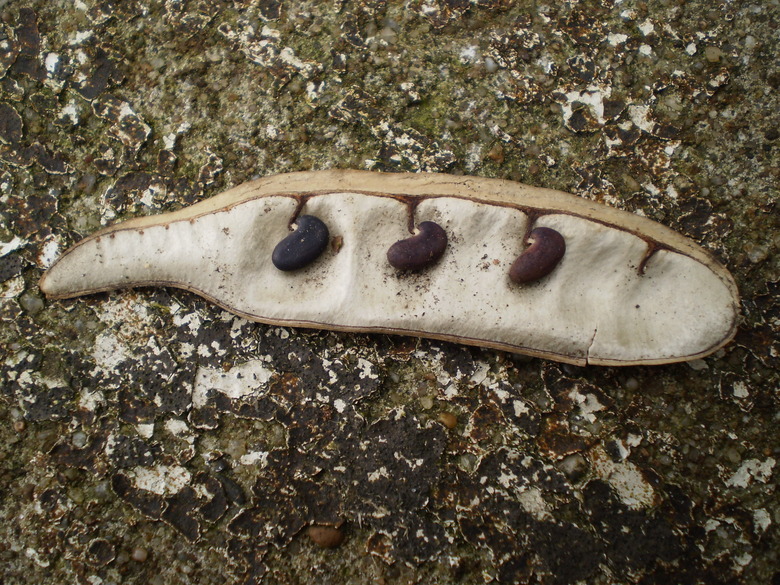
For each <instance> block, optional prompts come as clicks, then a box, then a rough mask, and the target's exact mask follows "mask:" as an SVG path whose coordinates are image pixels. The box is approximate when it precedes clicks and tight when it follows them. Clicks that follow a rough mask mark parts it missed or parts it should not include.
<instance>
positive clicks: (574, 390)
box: [0, 0, 780, 585]
mask: <svg viewBox="0 0 780 585" xmlns="http://www.w3.org/2000/svg"><path fill="white" fill-rule="evenodd" d="M0 10H1V11H2V12H1V13H0V16H1V17H2V22H0V290H1V291H2V295H0V320H2V326H0V360H1V364H0V414H1V415H2V421H3V422H4V423H5V424H3V425H2V426H0V433H1V434H2V437H0V445H2V447H0V498H1V499H0V571H2V575H0V581H3V582H4V583H9V584H10V583H22V582H36V583H44V582H71V583H79V584H92V585H94V584H102V583H105V584H108V583H120V582H122V583H145V584H146V583H153V584H171V583H199V584H208V583H224V582H231V583H232V582H240V583H260V582H263V583H312V582H317V583H367V582H373V583H411V582H423V583H484V582H485V580H491V579H492V580H494V581H496V582H499V583H545V584H548V583H549V584H556V583H560V584H567V583H573V582H576V581H582V582H588V583H614V584H628V583H641V584H650V583H680V584H687V583H691V584H694V583H724V584H725V583H747V584H754V583H755V584H759V583H777V582H778V581H780V574H778V573H777V567H778V566H780V563H779V562H778V559H777V552H778V550H780V542H778V540H779V539H778V520H780V510H778V501H779V499H778V497H777V493H776V484H777V476H778V466H777V463H776V460H777V458H778V455H780V453H779V452H778V445H779V444H778V438H777V432H776V431H775V429H776V427H777V415H776V413H777V411H778V388H780V376H779V375H778V366H780V363H779V362H778V360H779V359H780V342H779V341H778V339H780V332H779V331H778V329H780V301H779V300H778V298H779V293H780V290H779V289H778V279H779V277H780V254H778V247H780V240H779V239H778V236H777V234H778V233H779V231H778V230H779V228H780V225H778V224H780V222H779V221H778V217H780V213H779V211H780V210H778V205H777V191H776V186H777V184H778V178H779V177H778V169H780V160H778V159H780V157H778V151H779V150H780V139H779V138H778V137H779V136H780V134H778V130H777V125H778V114H777V112H778V111H780V99H778V88H779V87H780V70H778V63H780V54H778V53H780V51H779V50H778V46H777V44H776V43H777V41H776V39H777V35H776V30H777V28H778V26H779V25H780V22H779V21H780V6H779V5H778V2H777V0H770V1H765V2H755V3H750V2H726V3H720V4H717V3H715V4H713V3H712V2H703V1H702V2H700V1H686V2H683V1H677V0H662V1H660V2H647V3H644V2H633V1H630V0H627V1H622V2H618V1H617V0H582V1H571V2H565V3H563V2H550V3H546V4H545V3H538V2H525V1H520V2H507V1H501V0H471V1H468V0H413V1H411V2H404V3H402V2H386V1H381V0H379V1H368V0H365V1H348V0H341V1H339V0H328V1H325V2H321V1H316V2H315V1H311V2H303V1H301V2H296V1H293V0H257V1H252V0H232V1H227V0H225V1H219V0H197V1H192V2H178V1H174V0H164V1H163V0H160V1H158V2H152V3H147V2H135V1H132V0H131V1H122V2H101V1H97V0H82V1H80V2H64V1H63V2H51V1H48V0H47V1H43V0H10V1H9V2H5V3H3V6H2V8H1V9H0ZM330 167H344V168H369V169H381V170H388V171H393V170H412V171H414V170H431V171H442V172H450V173H468V174H474V175H483V176H491V177H504V178H511V179H515V180H521V181H523V182H527V183H531V184H537V185H542V186H548V187H553V188H557V189H561V190H564V191H571V192H574V193H577V194H579V195H581V196H583V197H588V198H592V199H596V200H600V201H604V202H606V203H608V204H611V205H614V206H618V207H621V208H625V209H629V210H632V211H636V212H637V213H642V214H644V215H647V216H650V217H652V218H654V219H657V220H659V221H662V222H663V223H666V224H667V225H669V226H671V227H673V228H675V229H677V230H680V231H682V232H684V233H686V234H688V235H690V236H691V237H693V238H695V239H696V240H697V241H699V242H701V243H702V244H703V245H704V246H705V247H707V248H709V249H710V250H712V251H713V252H714V253H715V254H716V255H717V256H719V257H720V258H721V259H722V260H723V261H724V262H725V263H726V264H727V265H728V266H729V267H730V268H731V269H732V271H733V272H734V274H735V276H736V278H737V280H738V283H739V285H740V289H741V292H742V294H743V305H744V306H743V309H744V323H743V325H742V328H741V330H740V333H739V334H738V337H737V340H736V342H735V343H733V344H732V345H730V346H729V347H727V348H726V349H725V350H724V351H722V352H720V353H718V354H716V355H715V356H713V357H712V358H708V359H707V360H705V361H703V362H698V363H694V364H690V365H687V364H682V365H675V366H669V367H655V368H626V369H611V368H587V369H577V368H572V367H561V366H558V365H554V364H551V363H546V362H543V361H540V360H529V359H524V358H519V357H515V356H511V355H506V354H501V353H498V352H493V351H481V350H477V349H470V348H465V347H460V346H455V345H447V344H443V343H436V342H430V341H417V340H413V339H406V338H391V337H388V336H370V335H347V334H334V333H321V332H304V331H295V330H288V329H283V328H278V327H267V326H263V325H256V324H251V323H247V322H245V321H243V320H241V319H238V318H235V317H233V316H231V315H228V314H225V313H223V312H222V311H220V310H218V309H216V308H214V307H213V306H210V305H209V304H208V303H206V302H204V301H202V300H200V299H198V298H195V297H194V296H192V295H189V294H186V293H182V292H179V291H175V290H165V289H161V290H154V291H152V290H139V291H135V292H123V293H114V294H110V295H98V296H95V297H92V298H86V299H80V300H76V301H68V302H55V303H47V302H45V301H43V299H42V297H41V295H40V293H39V291H38V289H37V280H38V278H39V276H40V274H41V271H42V269H43V268H44V267H45V266H46V265H48V263H50V262H51V260H52V258H53V257H54V256H55V255H56V254H57V253H58V251H60V250H62V249H63V247H64V246H66V245H68V244H70V243H72V242H74V241H76V240H78V239H79V238H80V237H82V236H84V235H86V234H87V233H90V232H91V231H93V230H94V229H95V228H97V227H99V226H100V225H102V224H105V223H108V222H111V221H115V220H118V219H123V218H128V217H133V216H137V215H142V214H150V213H155V212H159V211H163V210H171V209H175V208H179V207H182V206H184V205H186V204H189V203H192V202H194V201H198V200H201V199H203V198H205V197H208V196H210V195H213V194H215V193H217V192H219V191H220V190H222V189H224V188H226V187H228V186H232V185H235V184H238V183H241V182H243V181H245V180H247V179H250V178H253V177H256V176H262V175H267V174H272V173H278V172H286V171H295V170H307V169H322V168H330ZM440 421H444V422H446V424H444V422H440ZM312 525H315V526H327V527H331V528H334V529H336V530H337V531H338V534H339V538H341V537H342V536H343V538H344V542H343V544H341V546H340V547H338V548H336V549H326V548H322V547H321V546H319V545H317V544H316V543H315V542H313V540H312V538H310V537H309V536H307V534H310V533H309V532H308V527H309V526H312Z"/></svg>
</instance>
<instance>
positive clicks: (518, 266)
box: [509, 227, 566, 284]
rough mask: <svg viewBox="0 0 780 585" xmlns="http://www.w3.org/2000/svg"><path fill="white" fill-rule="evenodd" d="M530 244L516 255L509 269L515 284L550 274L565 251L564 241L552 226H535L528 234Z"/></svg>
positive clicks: (510, 276)
mask: <svg viewBox="0 0 780 585" xmlns="http://www.w3.org/2000/svg"><path fill="white" fill-rule="evenodd" d="M528 242H530V243H531V245H530V246H529V247H528V248H527V249H526V250H525V251H524V252H523V253H522V254H520V256H518V257H517V260H515V261H514V263H513V264H512V267H511V268H510V269H509V278H511V279H512V282H516V283H517V284H524V283H526V282H533V281H535V280H539V279H540V278H543V277H545V276H547V275H548V274H550V272H552V271H553V269H554V268H555V267H556V266H557V265H558V262H560V261H561V258H563V254H564V253H565V252H566V241H565V240H564V239H563V236H562V235H561V234H559V233H558V232H556V231H555V230H554V229H552V228H548V227H538V228H535V229H534V230H533V231H532V232H531V234H530V235H529V236H528Z"/></svg>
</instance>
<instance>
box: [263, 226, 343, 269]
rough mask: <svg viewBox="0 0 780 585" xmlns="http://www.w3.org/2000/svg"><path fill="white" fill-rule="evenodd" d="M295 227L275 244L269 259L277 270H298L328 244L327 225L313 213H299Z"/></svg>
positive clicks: (320, 252) (311, 260)
mask: <svg viewBox="0 0 780 585" xmlns="http://www.w3.org/2000/svg"><path fill="white" fill-rule="evenodd" d="M295 223H296V224H297V229H296V230H295V231H294V232H293V233H291V234H290V235H288V236H287V237H286V238H284V239H283V240H282V241H281V242H279V243H278V244H276V248H274V252H273V254H272V255H271V261H272V262H273V263H274V266H276V267H277V268H278V269H279V270H285V271H289V270H298V269H300V268H303V267H305V266H308V265H309V264H311V263H312V262H314V261H315V260H316V259H317V258H319V257H320V254H322V253H323V252H324V251H325V248H326V247H327V246H328V240H329V239H330V234H329V233H328V226H326V225H325V224H324V223H323V221H322V220H321V219H319V218H317V217H314V216H313V215H301V216H300V217H299V218H298V219H297V221H296V222H295Z"/></svg>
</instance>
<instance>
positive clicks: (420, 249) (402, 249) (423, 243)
mask: <svg viewBox="0 0 780 585" xmlns="http://www.w3.org/2000/svg"><path fill="white" fill-rule="evenodd" d="M418 229H419V233H418V234H417V235H414V236H412V237H411V238H406V239H405V240H398V241H397V242H396V243H395V244H393V245H392V246H390V248H389V249H388V250H387V261H388V262H389V263H390V265H391V266H392V267H393V268H397V269H398V270H411V271H414V270H422V269H423V268H428V267H429V266H433V265H434V264H436V263H437V262H438V261H439V260H440V259H441V257H442V255H443V254H444V250H446V249H447V232H445V231H444V228H442V227H441V226H440V225H439V224H438V223H434V222H432V221H424V222H422V223H421V224H420V226H419V228H418Z"/></svg>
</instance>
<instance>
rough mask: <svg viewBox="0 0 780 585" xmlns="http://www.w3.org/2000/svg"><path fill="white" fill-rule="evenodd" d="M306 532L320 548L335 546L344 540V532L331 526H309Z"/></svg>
mask: <svg viewBox="0 0 780 585" xmlns="http://www.w3.org/2000/svg"><path fill="white" fill-rule="evenodd" d="M306 533H307V534H308V535H309V538H311V541H312V542H313V543H314V544H316V545H317V546H319V547H322V548H336V547H338V546H339V545H341V543H342V542H344V532H343V531H341V530H340V529H339V528H334V527H333V526H317V525H313V526H309V528H308V530H307V531H306Z"/></svg>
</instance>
